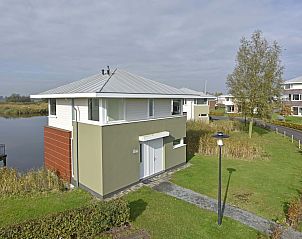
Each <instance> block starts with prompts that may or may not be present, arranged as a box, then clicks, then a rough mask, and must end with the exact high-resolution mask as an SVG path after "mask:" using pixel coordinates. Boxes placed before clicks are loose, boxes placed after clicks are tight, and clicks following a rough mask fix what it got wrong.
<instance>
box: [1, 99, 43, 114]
mask: <svg viewBox="0 0 302 239" xmlns="http://www.w3.org/2000/svg"><path fill="white" fill-rule="evenodd" d="M47 113H48V104H47V103H45V102H38V103H32V102H30V103H26V102H23V103H11V102H10V103H7V102H3V103H0V116H4V117H5V116H7V117H19V116H30V115H47Z"/></svg>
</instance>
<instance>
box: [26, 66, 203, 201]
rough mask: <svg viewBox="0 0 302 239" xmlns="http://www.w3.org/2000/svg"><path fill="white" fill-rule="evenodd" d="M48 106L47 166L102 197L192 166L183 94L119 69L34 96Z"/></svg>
mask: <svg viewBox="0 0 302 239" xmlns="http://www.w3.org/2000/svg"><path fill="white" fill-rule="evenodd" d="M31 98H40V99H41V98H42V99H48V102H49V116H48V125H47V126H46V127H45V130H44V147H45V148H44V155H45V166H46V167H47V168H49V169H53V170H56V171H57V172H58V173H59V175H61V177H63V178H64V179H65V180H67V181H70V182H71V183H72V184H74V185H75V186H79V187H82V188H84V189H86V190H88V191H90V192H92V193H94V194H96V195H98V196H100V197H108V196H110V195H112V194H114V193H116V192H118V191H120V190H122V189H124V188H126V187H129V186H130V185H133V184H135V183H137V182H139V181H140V180H142V179H145V178H148V177H150V176H153V175H155V174H158V173H161V172H163V171H165V170H168V169H171V168H174V167H177V166H180V165H182V164H185V163H186V145H185V144H184V138H185V137H186V117H185V116H183V111H182V108H183V107H182V105H183V103H182V101H183V99H184V98H197V99H198V98H199V97H198V96H195V95H186V94H184V93H183V92H182V91H181V90H179V89H176V88H174V87H171V86H167V85H165V84H162V83H159V82H156V81H152V80H149V79H145V78H143V77H140V76H137V75H133V74H131V73H129V72H127V71H124V70H120V69H116V70H115V71H113V72H110V70H108V71H106V72H105V71H104V70H102V73H100V74H97V75H93V76H90V77H88V78H85V79H82V80H80V81H75V82H72V83H70V84H67V85H64V86H61V87H58V88H55V89H52V90H48V91H45V92H43V93H40V94H37V95H32V96H31Z"/></svg>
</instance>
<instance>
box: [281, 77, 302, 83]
mask: <svg viewBox="0 0 302 239" xmlns="http://www.w3.org/2000/svg"><path fill="white" fill-rule="evenodd" d="M284 83H285V84H287V83H302V76H298V77H295V78H293V79H290V80H287V81H285V82H284Z"/></svg>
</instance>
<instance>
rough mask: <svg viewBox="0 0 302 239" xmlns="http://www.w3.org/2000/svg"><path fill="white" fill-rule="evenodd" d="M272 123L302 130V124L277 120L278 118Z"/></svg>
mask: <svg viewBox="0 0 302 239" xmlns="http://www.w3.org/2000/svg"><path fill="white" fill-rule="evenodd" d="M272 123H273V124H274V125H280V126H284V127H288V128H292V129H297V130H302V124H296V123H289V122H284V121H277V120H273V121H272Z"/></svg>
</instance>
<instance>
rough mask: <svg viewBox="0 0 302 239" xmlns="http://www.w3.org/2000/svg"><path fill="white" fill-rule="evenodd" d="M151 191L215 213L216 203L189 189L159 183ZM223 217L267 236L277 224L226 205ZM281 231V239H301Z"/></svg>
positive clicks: (293, 232)
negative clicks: (153, 190)
mask: <svg viewBox="0 0 302 239" xmlns="http://www.w3.org/2000/svg"><path fill="white" fill-rule="evenodd" d="M153 189H155V190H157V191H159V192H162V193H165V194H167V195H170V196H172V197H175V198H178V199H181V200H183V201H186V202H189V203H191V204H194V205H196V206H198V207H200V208H203V209H207V210H211V211H215V212H217V201H216V200H215V199H213V198H210V197H207V196H205V195H201V194H199V193H196V192H194V191H192V190H190V189H186V188H183V187H180V186H177V185H175V184H173V183H170V182H161V183H160V184H158V185H155V186H154V187H153ZM223 215H224V216H226V217H230V218H232V219H234V220H237V221H239V222H241V223H243V224H245V225H247V226H249V227H252V228H254V229H256V230H257V231H260V232H262V233H265V234H267V235H269V234H270V233H271V232H272V230H273V228H274V227H276V226H277V224H276V223H275V222H273V221H270V220H267V219H264V218H262V217H259V216H257V215H255V214H253V213H250V212H247V211H244V210H242V209H240V208H237V207H234V206H230V205H227V204H226V205H225V208H224V212H223ZM283 229H284V230H283V234H282V237H281V238H282V239H297V238H302V233H300V232H297V231H295V230H293V229H291V228H283Z"/></svg>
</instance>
